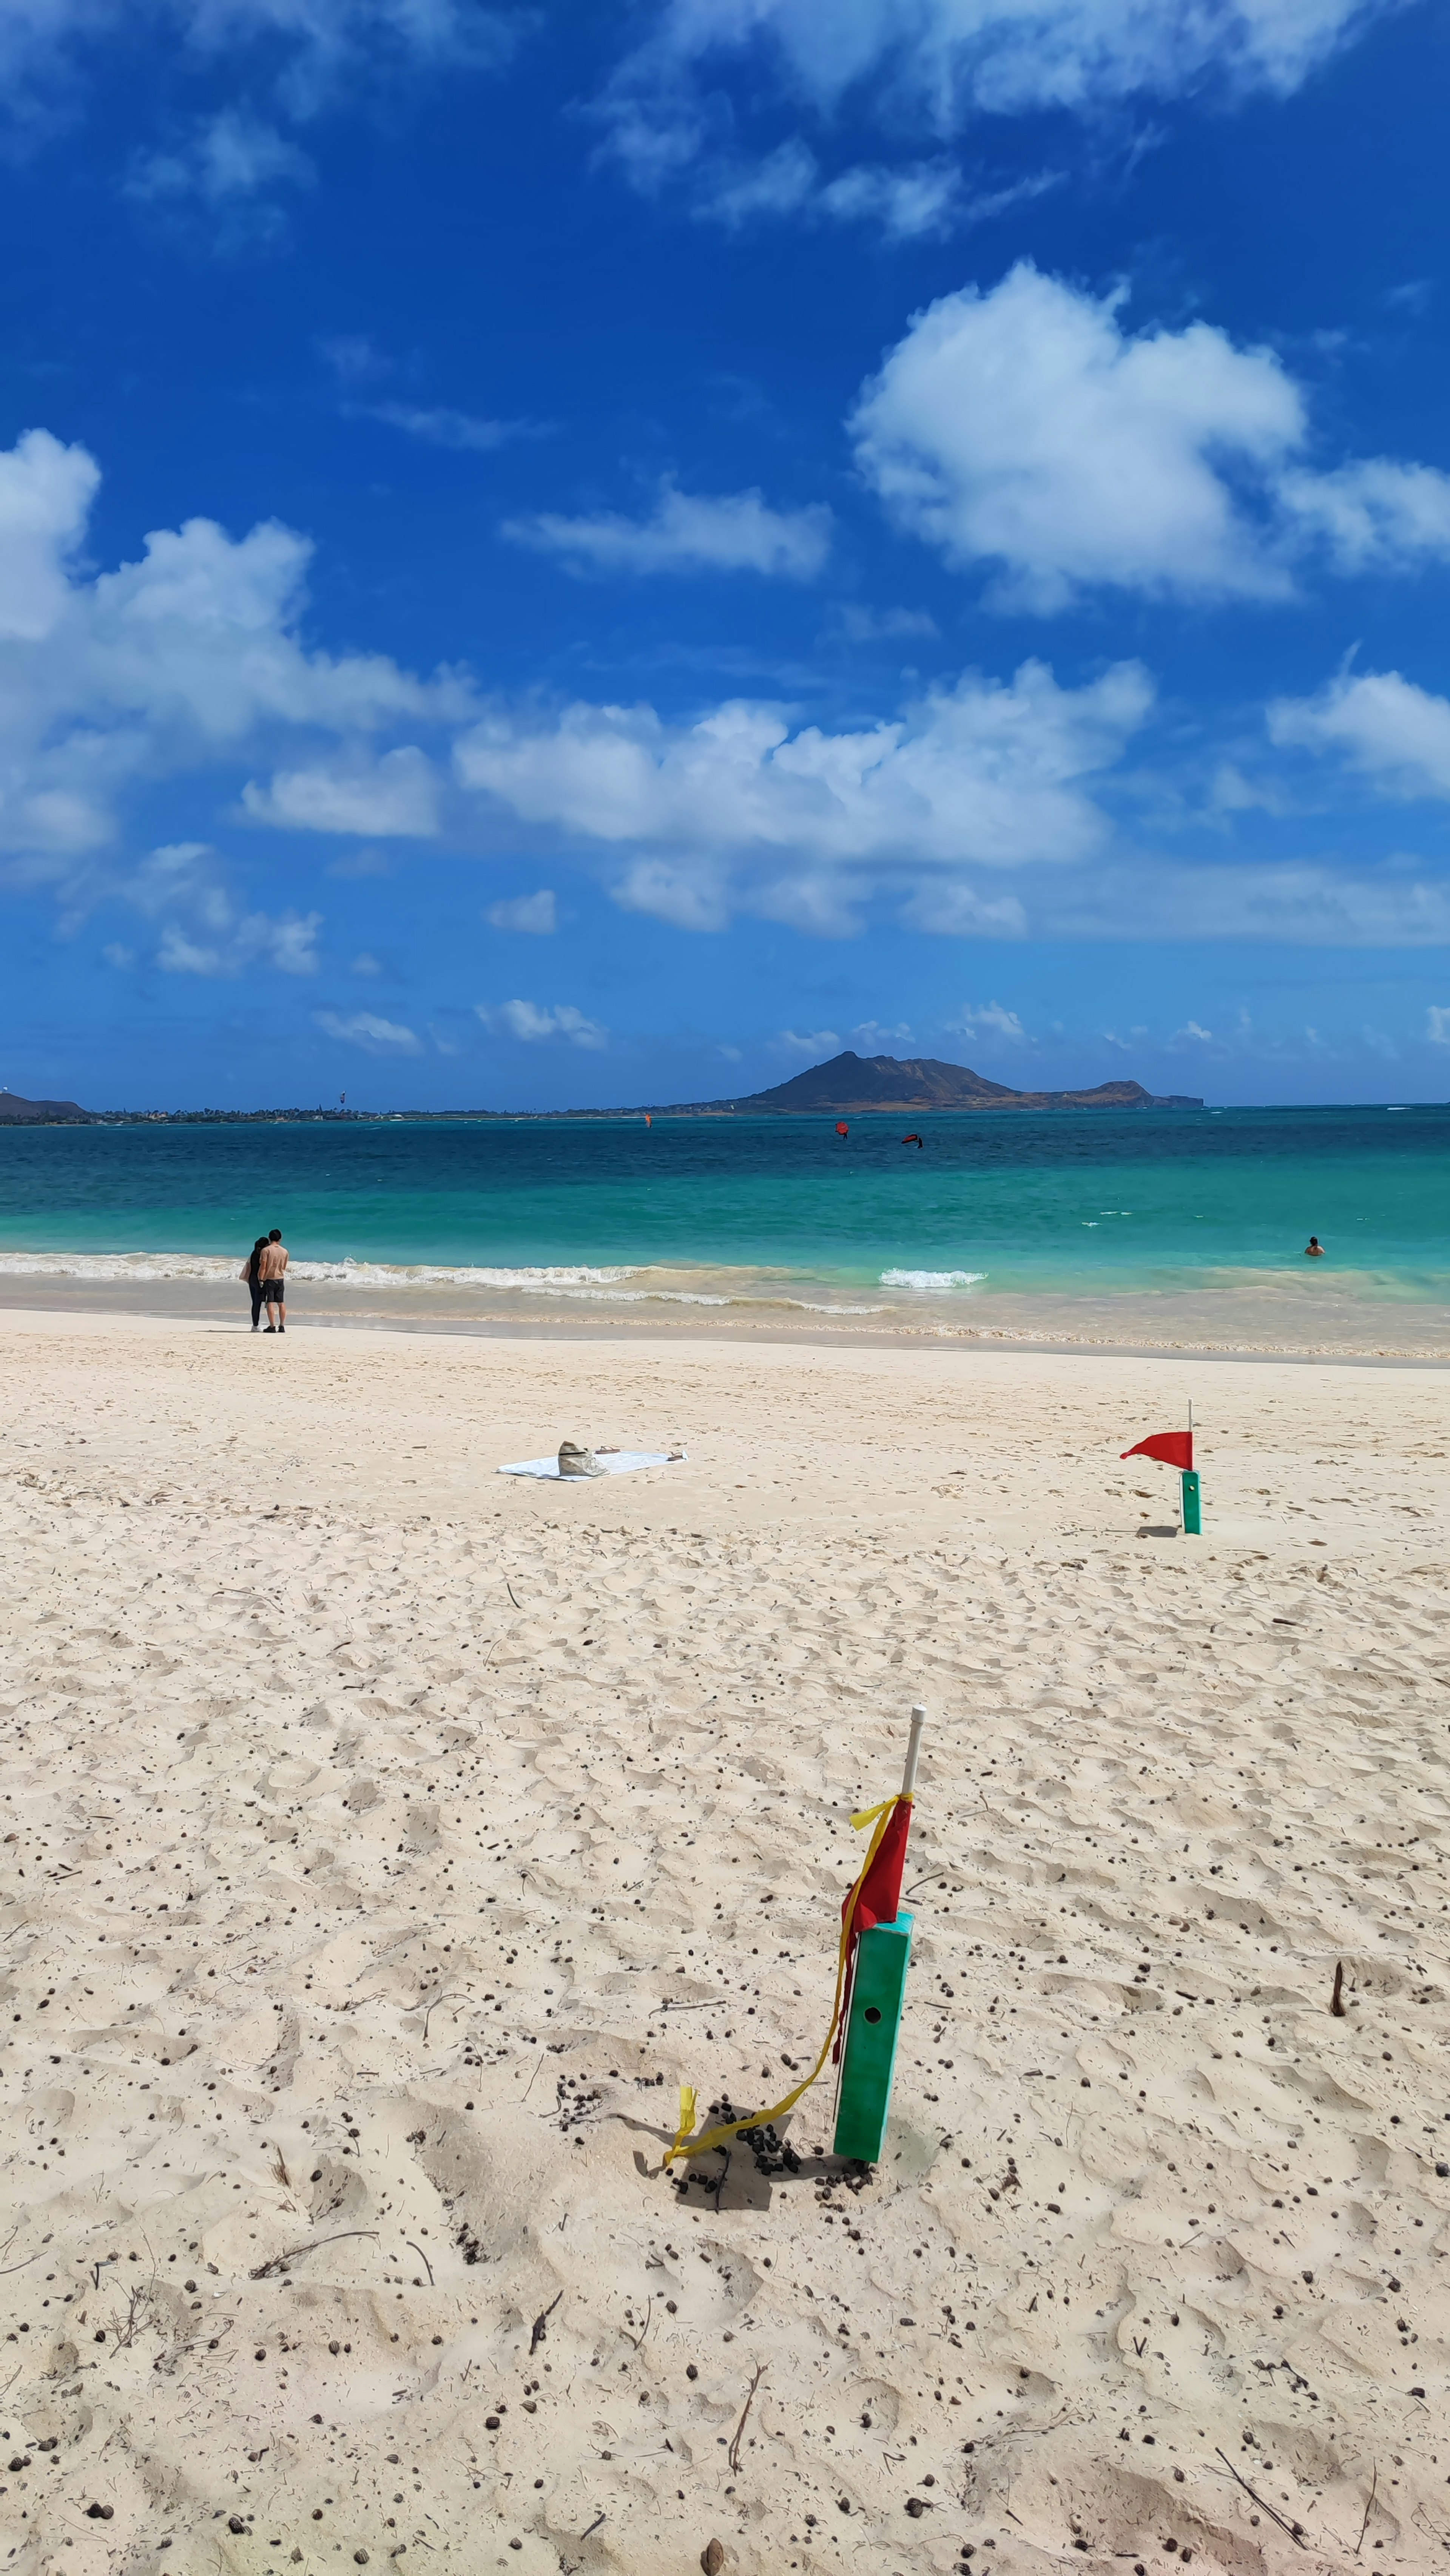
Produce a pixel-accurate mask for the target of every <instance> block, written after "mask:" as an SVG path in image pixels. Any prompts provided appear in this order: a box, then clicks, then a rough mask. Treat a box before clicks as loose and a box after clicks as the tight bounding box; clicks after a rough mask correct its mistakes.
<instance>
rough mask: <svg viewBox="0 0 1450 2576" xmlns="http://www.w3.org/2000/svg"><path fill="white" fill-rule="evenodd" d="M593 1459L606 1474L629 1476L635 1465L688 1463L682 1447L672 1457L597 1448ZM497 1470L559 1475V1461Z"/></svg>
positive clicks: (522, 1463) (663, 1452)
mask: <svg viewBox="0 0 1450 2576" xmlns="http://www.w3.org/2000/svg"><path fill="white" fill-rule="evenodd" d="M594 1459H595V1464H596V1466H597V1467H598V1468H599V1469H600V1470H601V1471H602V1472H603V1474H605V1475H606V1476H628V1475H631V1474H632V1473H633V1471H634V1469H635V1468H636V1467H683V1466H684V1465H685V1463H686V1460H685V1453H684V1451H683V1450H682V1449H680V1450H676V1451H675V1453H674V1454H673V1456H672V1455H671V1454H670V1452H669V1451H668V1450H665V1449H596V1451H595V1452H594ZM498 1472H499V1474H500V1475H501V1476H553V1477H557V1476H558V1474H559V1461H558V1459H557V1458H520V1459H518V1460H517V1461H516V1462H515V1464H514V1465H513V1466H511V1467H500V1469H499V1471H498ZM574 1481H575V1480H574V1478H573V1477H572V1476H566V1477H565V1478H564V1482H565V1484H573V1482H574ZM581 1481H582V1480H581Z"/></svg>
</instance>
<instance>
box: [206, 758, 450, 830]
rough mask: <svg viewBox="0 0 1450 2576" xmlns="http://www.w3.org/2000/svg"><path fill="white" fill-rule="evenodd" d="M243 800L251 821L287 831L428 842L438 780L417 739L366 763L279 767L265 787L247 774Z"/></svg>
mask: <svg viewBox="0 0 1450 2576" xmlns="http://www.w3.org/2000/svg"><path fill="white" fill-rule="evenodd" d="M242 803H243V805H244V806H245V807H246V810H247V812H248V813H249V814H250V815H251V816H252V819H253V821H254V822H258V823H272V824H276V825H278V826H280V827H281V828H282V829H283V830H289V831H297V832H365V833H367V834H369V835H370V836H371V837H373V838H376V839H378V840H415V841H426V840H429V839H431V838H432V836H433V834H434V833H435V832H436V831H437V829H438V788H437V781H436V779H435V778H434V775H433V769H432V765H431V763H430V762H429V760H428V759H427V758H426V756H425V754H424V753H423V752H421V751H420V750H419V749H418V747H417V745H416V743H403V744H400V745H399V747H398V749H397V750H396V751H389V752H385V753H384V754H383V756H382V758H381V759H380V760H377V761H374V762H372V763H371V764H370V765H368V766H366V767H362V766H358V767H352V768H348V769H337V768H332V767H319V768H316V769H293V770H280V771H278V773H277V775H276V776H275V777H274V778H273V780H272V783H271V785H270V787H266V788H262V787H258V786H257V785H256V783H255V781H254V780H250V779H249V780H248V782H247V785H246V786H245V787H244V788H243V790H242Z"/></svg>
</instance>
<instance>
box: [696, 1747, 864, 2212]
mask: <svg viewBox="0 0 1450 2576" xmlns="http://www.w3.org/2000/svg"><path fill="white" fill-rule="evenodd" d="M900 1803H901V1797H900V1792H898V1793H897V1795H896V1796H895V1797H893V1798H883V1799H882V1801H881V1804H880V1806H879V1807H863V1808H862V1809H861V1811H860V1813H859V1815H855V1816H853V1817H852V1818H851V1825H852V1830H853V1831H854V1832H856V1833H858V1834H859V1833H864V1831H865V1829H866V1827H867V1826H868V1825H874V1826H875V1828H876V1831H875V1833H874V1834H873V1835H872V1837H871V1845H870V1849H869V1850H868V1852H867V1854H866V1857H865V1859H864V1861H863V1862H862V1864H861V1869H860V1873H859V1875H858V1877H857V1879H856V1883H855V1885H854V1887H853V1888H852V1890H851V1893H850V1897H849V1899H848V1900H847V1905H846V1911H845V1915H844V1917H843V1918H842V1923H841V1943H840V1948H839V1949H838V1951H837V1953H836V1994H835V2001H834V2002H833V2004H832V2006H831V2027H830V2029H829V2030H828V2031H827V2033H826V2036H825V2038H824V2039H823V2040H822V2042H821V2053H820V2056H819V2057H818V2058H817V2059H816V2062H815V2064H814V2066H813V2067H812V2068H811V2071H810V2073H809V2075H808V2076H807V2077H806V2078H805V2080H804V2082H803V2083H801V2084H798V2085H797V2086H796V2088H795V2091H794V2092H793V2093H787V2095H786V2097H785V2100H784V2101H783V2102H777V2104H776V2106H775V2108H774V2110H773V2111H752V2112H751V2114H750V2116H749V2118H748V2119H746V2120H732V2121H731V2122H730V2124H729V2126H728V2127H727V2128H720V2129H707V2130H706V2131H705V2134H704V2136H703V2137H700V2138H692V2137H691V2136H690V2131H691V2130H692V2129H693V2127H694V2125H695V2106H696V2101H697V2098H698V2097H697V2095H696V2092H695V2087H694V2086H693V2084H682V2085H681V2086H680V2125H679V2127H678V2129H677V2130H676V2132H675V2139H674V2144H673V2146H672V2147H671V2148H670V2150H669V2153H668V2154H667V2156H666V2157H665V2163H666V2164H667V2165H669V2164H673V2162H674V2160H675V2157H676V2156H703V2155H706V2154H708V2152H709V2150H710V2148H711V2147H723V2146H725V2145H726V2144H727V2143H728V2142H729V2140H730V2139H731V2138H738V2137H739V2136H740V2133H741V2131H742V2130H743V2129H764V2128H767V2127H768V2126H769V2124H770V2122H771V2121H772V2120H779V2119H781V2118H782V2117H783V2116H784V2114H785V2113H786V2112H787V2111H792V2110H794V2108H795V2106H796V2104H797V2102H798V2101H799V2100H800V2098H801V2095H802V2094H803V2093H808V2092H809V2091H810V2089H811V2086H812V2085H813V2084H814V2082H815V2080H816V2077H817V2076H818V2075H819V2074H820V2071H821V2068H822V2067H823V2066H824V2065H825V2062H826V2059H827V2058H828V2057H829V2055H830V2053H831V2043H832V2041H833V2040H834V2038H835V2036H836V2032H837V2030H838V2028H839V2027H840V2020H841V2004H842V1999H843V1997H844V1995H845V1990H846V1968H847V1963H848V1961H849V1958H850V1952H851V1926H852V1924H853V1923H854V1922H855V1919H856V1902H857V1899H858V1897H859V1896H860V1893H861V1890H862V1888H863V1887H864V1886H865V1883H866V1880H867V1877H868V1875H869V1874H870V1869H871V1864H872V1862H873V1860H874V1859H875V1858H876V1855H877V1853H878V1851H879V1850H880V1848H881V1843H882V1838H883V1836H884V1835H885V1832H886V1828H887V1825H888V1823H889V1822H890V1820H891V1816H892V1814H893V1812H894V1811H895V1809H896V1808H897V1807H898V1806H899V1805H900ZM907 1804H908V1805H910V1804H911V1801H910V1799H908V1800H907Z"/></svg>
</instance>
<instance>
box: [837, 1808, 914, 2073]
mask: <svg viewBox="0 0 1450 2576" xmlns="http://www.w3.org/2000/svg"><path fill="white" fill-rule="evenodd" d="M910 1831H911V1800H910V1798H898V1799H897V1801H896V1804H895V1806H894V1807H893V1808H892V1810H891V1813H890V1815H889V1816H888V1818H887V1820H886V1831H885V1833H884V1834H883V1835H882V1837H881V1840H880V1842H879V1843H878V1844H877V1846H876V1856H875V1858H874V1860H873V1861H872V1862H871V1865H870V1867H869V1869H868V1870H867V1872H866V1874H865V1877H864V1878H863V1879H862V1881H861V1891H860V1894H859V1895H858V1896H857V1898H856V1906H855V1911H854V1913H851V1895H852V1891H851V1889H850V1888H848V1889H847V1891H846V1894H845V1896H844V1898H843V1899H842V1903H841V1921H842V1923H843V1924H844V1922H845V1920H846V1916H847V1914H848V1913H851V1930H850V1933H849V1936H848V1938H847V1941H846V1959H845V1983H844V1985H843V1987H842V1992H841V2018H840V2022H839V2024H838V2026H837V2030H836V2044H835V2046H834V2048H833V2049H832V2051H831V2060H832V2063H833V2064H834V2065H837V2066H838V2065H839V2064H840V2062H841V2051H842V2049H843V2047H844V2046H845V2042H846V2016H847V2011H848V2009H849V2002H850V1994H851V1986H852V1982H853V1980H854V1978H855V1974H856V1944H857V1942H858V1941H859V1939H860V1937H861V1934H862V1933H863V1932H869V1931H870V1930H871V1928H872V1926H873V1924H877V1923H894V1922H895V1920H896V1917H897V1915H898V1914H899V1913H900V1911H901V1880H902V1874H903V1872H904V1870H905V1868H906V1838H907V1836H908V1834H909V1833H910Z"/></svg>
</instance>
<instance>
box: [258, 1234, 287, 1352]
mask: <svg viewBox="0 0 1450 2576" xmlns="http://www.w3.org/2000/svg"><path fill="white" fill-rule="evenodd" d="M257 1284H258V1286H259V1287H260V1289H261V1291H262V1297H263V1301H264V1303H265V1305H266V1308H267V1330H268V1332H269V1333H285V1332H286V1330H287V1246H286V1244H285V1243H284V1242H283V1240H282V1229H281V1227H280V1226H276V1225H274V1226H273V1228H272V1231H271V1233H270V1234H269V1235H268V1237H267V1240H266V1242H265V1243H264V1244H263V1246H262V1250H261V1253H260V1256H259V1258H258V1261H257Z"/></svg>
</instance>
